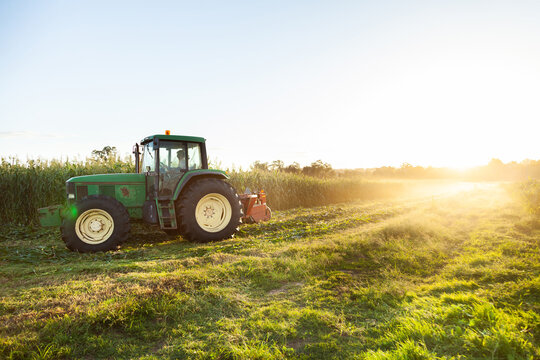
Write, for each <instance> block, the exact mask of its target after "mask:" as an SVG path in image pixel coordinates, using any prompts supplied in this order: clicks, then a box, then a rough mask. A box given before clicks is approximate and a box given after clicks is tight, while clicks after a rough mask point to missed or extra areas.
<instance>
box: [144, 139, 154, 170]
mask: <svg viewBox="0 0 540 360" xmlns="http://www.w3.org/2000/svg"><path fill="white" fill-rule="evenodd" d="M155 166H156V161H155V159H154V144H153V143H152V142H149V143H147V144H145V145H144V146H143V154H142V166H141V172H148V171H154V170H155Z"/></svg>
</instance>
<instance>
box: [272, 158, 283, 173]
mask: <svg viewBox="0 0 540 360" xmlns="http://www.w3.org/2000/svg"><path fill="white" fill-rule="evenodd" d="M284 167H285V164H284V163H283V161H281V160H274V161H272V163H271V164H270V166H269V168H270V170H272V171H281V170H283V168H284Z"/></svg>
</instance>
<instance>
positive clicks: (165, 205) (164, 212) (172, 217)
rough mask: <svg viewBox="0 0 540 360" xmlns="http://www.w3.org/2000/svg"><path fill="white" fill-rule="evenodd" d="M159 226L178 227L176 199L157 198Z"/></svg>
mask: <svg viewBox="0 0 540 360" xmlns="http://www.w3.org/2000/svg"><path fill="white" fill-rule="evenodd" d="M156 205H157V211H158V218H159V226H160V227H161V228H162V229H177V228H178V225H177V224H176V209H175V208H174V201H173V200H170V199H167V200H162V199H156Z"/></svg>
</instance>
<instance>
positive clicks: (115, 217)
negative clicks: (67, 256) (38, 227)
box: [61, 195, 130, 252]
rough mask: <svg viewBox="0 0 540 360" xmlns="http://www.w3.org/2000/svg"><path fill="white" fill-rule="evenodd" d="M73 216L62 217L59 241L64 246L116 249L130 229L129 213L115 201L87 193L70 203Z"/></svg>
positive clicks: (91, 250)
mask: <svg viewBox="0 0 540 360" xmlns="http://www.w3.org/2000/svg"><path fill="white" fill-rule="evenodd" d="M74 207H75V211H74V215H73V216H69V217H67V218H66V219H64V221H63V223H62V227H61V231H62V240H64V242H65V244H66V246H67V248H68V249H70V250H72V251H78V252H97V251H107V250H115V249H117V248H118V247H119V246H120V244H121V243H122V242H124V241H125V240H126V239H127V237H128V233H129V230H130V223H129V214H128V212H127V210H126V208H125V207H124V205H122V204H121V203H120V202H119V201H118V200H116V199H113V198H111V197H109V196H104V195H90V196H88V197H86V198H84V199H82V200H81V201H79V202H78V203H76V204H75V205H74Z"/></svg>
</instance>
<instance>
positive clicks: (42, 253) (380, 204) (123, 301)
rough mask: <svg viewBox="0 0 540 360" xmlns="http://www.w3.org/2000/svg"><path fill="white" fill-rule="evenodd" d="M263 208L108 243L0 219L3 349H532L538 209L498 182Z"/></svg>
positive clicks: (142, 353)
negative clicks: (217, 233) (231, 233)
mask: <svg viewBox="0 0 540 360" xmlns="http://www.w3.org/2000/svg"><path fill="white" fill-rule="evenodd" d="M439 194H440V195H438V196H424V197H412V198H408V199H399V200H393V201H390V200H385V201H372V200H369V201H362V202H354V203H342V204H338V205H332V206H324V207H316V208H298V209H292V210H287V211H281V212H280V211H277V212H275V214H274V218H273V219H272V220H271V221H270V222H268V223H264V224H255V225H245V226H243V227H242V228H241V232H240V233H239V234H238V236H237V237H236V238H235V239H232V240H227V241H222V242H218V243H211V244H193V243H188V242H185V241H183V240H182V239H181V238H176V239H170V238H167V237H166V236H165V235H164V234H161V233H160V232H159V231H155V230H153V229H152V228H149V227H145V226H142V225H137V226H134V229H133V231H132V236H131V239H130V240H129V241H128V242H127V243H126V244H125V245H124V246H123V248H122V249H121V250H119V251H116V252H109V253H99V254H78V253H72V252H69V251H67V250H66V249H65V248H64V245H63V244H62V243H61V240H60V237H59V232H58V231H57V230H41V229H37V228H28V227H15V226H10V227H5V228H4V229H3V232H2V233H1V235H0V236H1V239H0V242H1V243H2V247H1V248H0V339H1V340H0V357H1V358H7V359H57V358H81V359H94V358H97V359H113V358H114V359H117V358H118V359H131V358H137V359H162V358H165V359H177V358H179V359H182V358H186V359H452V358H453V359H505V360H506V359H538V358H540V350H539V348H538V344H539V343H540V251H539V242H540V221H539V220H538V217H535V215H534V214H529V213H527V212H526V211H525V210H524V209H523V208H522V207H521V204H519V203H518V202H517V201H516V200H514V198H512V197H510V196H509V195H508V194H507V192H506V191H505V190H504V189H503V188H502V187H499V186H495V185H492V186H486V185H483V186H477V187H474V186H471V187H470V188H469V189H468V190H466V191H465V190H464V191H451V192H445V193H444V194H443V195H441V192H439Z"/></svg>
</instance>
